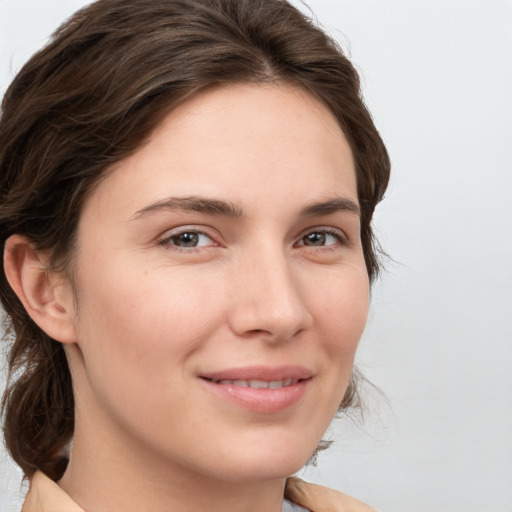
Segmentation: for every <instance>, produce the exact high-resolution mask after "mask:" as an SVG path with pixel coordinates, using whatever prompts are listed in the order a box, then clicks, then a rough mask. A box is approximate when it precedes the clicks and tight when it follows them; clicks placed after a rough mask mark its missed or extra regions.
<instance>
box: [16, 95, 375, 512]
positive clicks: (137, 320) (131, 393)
mask: <svg viewBox="0 0 512 512" xmlns="http://www.w3.org/2000/svg"><path fill="white" fill-rule="evenodd" d="M169 198H173V199H172V200H170V199H169ZM183 198H186V201H185V202H184V201H183ZM198 198H200V199H198ZM211 200H215V201H221V202H223V203H222V205H221V207H219V208H217V207H218V203H215V204H214V206H215V208H213V207H212V204H211V203H208V202H207V201H211ZM326 202H327V203H328V205H331V206H330V207H329V208H327V207H326V205H325V204H324V203H326ZM164 203H167V205H166V206H163V204H164ZM317 203H320V204H322V205H323V206H319V207H317V208H316V209H315V208H311V206H312V205H314V204H317ZM205 204H206V205H207V206H208V208H209V210H208V208H206V207H205ZM226 204H227V205H228V206H229V207H230V211H223V209H224V210H226V209H227V208H226ZM357 204H358V201H357V190H356V178H355V171H354V164H353V159H352V154H351V150H350V148H349V145H348V143H347V141H346V138H345V137H344V135H343V133H342V131H341V130H340V128H339V127H338V125H337V123H336V121H335V119H334V118H333V116H332V114H331V113H330V112H329V111H328V110H327V109H326V108H325V107H324V106H323V105H322V104H321V103H320V102H319V101H318V100H316V99H314V98H313V97H312V96H310V95H309V94H308V93H306V92H303V91H302V90H300V89H298V88H294V87H291V86H287V85H268V86H261V85H259V86H251V85H229V86H223V87H219V88H215V89H211V90H209V91H207V92H203V93H201V94H199V95H197V96H195V97H193V98H192V99H190V100H188V101H187V102H186V103H184V104H183V105H181V106H180V107H178V108H177V109H175V110H174V111H173V112H171V114H169V116H168V117H167V118H166V119H165V120H164V122H163V123H162V124H161V125H160V126H159V127H158V129H157V130H156V131H155V132H154V133H153V135H152V136H151V138H150V140H149V141H148V142H147V143H146V144H144V145H143V146H142V147H141V148H140V149H139V150H138V151H137V152H136V153H135V154H133V155H132V156H131V157H129V158H127V159H126V160H124V161H122V162H120V163H119V164H118V165H117V166H116V167H115V168H114V169H112V170H111V171H110V172H109V174H108V176H107V177H106V179H105V180H103V181H102V182H101V183H100V184H99V186H98V187H97V188H96V189H95V190H94V192H93V193H92V195H91V196H90V197H89V198H88V200H87V202H86V204H85V207H84V210H83V212H82V214H81V220H80V223H79V230H78V244H77V248H76V251H75V254H74V255H73V287H72V285H71V283H70V282H69V280H66V279H63V278H59V276H48V277H47V279H48V282H47V283H46V284H45V285H44V286H43V285H42V284H41V281H40V280H41V279H42V277H40V275H39V277H37V278H36V277H33V279H32V280H33V281H34V282H37V283H38V284H37V286H36V285H34V286H33V288H34V289H35V288H36V287H37V290H38V291H37V292H35V291H33V292H30V290H29V284H30V283H31V281H30V278H29V276H31V275H32V274H31V273H30V269H34V268H37V267H38V265H37V261H36V260H37V255H33V254H31V253H30V250H29V249H28V248H27V247H28V246H27V244H25V245H23V241H22V240H17V241H16V239H14V240H11V241H10V245H9V247H8V249H9V250H8V251H7V252H8V254H10V255H11V256H10V257H9V256H8V257H7V260H9V258H11V260H12V261H13V262H17V263H16V264H17V265H18V267H17V268H22V269H23V268H24V267H23V264H24V263H23V262H25V264H26V265H27V267H26V268H27V270H22V271H19V272H18V274H20V275H21V274H24V275H25V276H26V277H25V278H24V279H23V278H20V279H19V281H20V282H21V281H23V280H24V281H25V283H28V284H26V285H25V288H26V289H27V290H28V291H25V292H24V293H25V297H29V298H28V299H27V298H25V301H26V302H27V303H30V301H32V303H33V304H36V305H37V301H38V300H39V302H44V305H45V308H40V309H39V311H40V312H39V313H34V314H33V317H34V318H36V319H37V320H36V321H38V323H39V324H40V325H41V326H42V327H43V328H45V330H47V332H49V333H50V334H51V335H52V336H53V337H54V338H56V339H58V340H60V341H61V342H63V343H65V346H66V353H67V356H68V359H69V362H70V367H71V370H72V375H73V382H74V390H75V396H76V415H77V416H76V431H75V438H74V444H73V449H72V454H71V459H70V464H69V467H68V470H67V471H66V473H65V475H64V478H63V479H62V480H61V481H60V482H59V484H60V485H61V486H62V487H63V488H64V490H66V491H67V492H68V493H69V494H70V495H71V497H73V498H74V499H75V500H76V501H77V503H78V504H80V505H81V506H82V507H83V508H84V509H86V510H88V511H94V512H104V511H105V512H106V511H109V512H116V511H121V510H122V511H124V512H126V511H138V512H140V511H146V510H147V511H152V512H155V511H156V512H159V511H162V512H163V511H164V510H165V511H167V512H168V511H169V510H171V511H172V510H176V511H178V510H180V511H181V510H187V511H192V512H193V511H197V512H199V511H205V510H208V511H211V512H230V511H235V510H236V511H237V512H240V511H247V512H249V511H250V512H259V511H261V512H263V511H265V512H269V511H271V512H278V511H280V510H281V508H280V507H281V499H282V493H283V487H284V482H285V478H286V477H287V476H289V475H291V474H293V473H294V472H295V471H297V470H298V469H300V467H302V466H303V465H304V463H305V462H306V461H307V460H308V458H309V457H310V456H311V454H312V452H313V451H314V449H315V447H316V446H317V444H318V442H319V441H320V439H321V438H322V435H323V434H324V432H325V430H326V428H327V426H328V424H329V423H330V421H331V420H332V418H333V416H334V414H335V413H336V411H337V409H338V406H339V403H340V402H341V400H342V398H343V395H344V393H345V391H346V388H347V386H348V383H349V379H350V374H351V370H352V365H353V359H354V355H355V351H356V348H357V344H358V341H359V339H360V337H361V334H362V331H363V329H364V325H365V322H366V316H367V311H368V300H369V283H368V276H367V272H366V267H365V263H364V257H363V251H362V248H361V242H360V238H359V229H360V223H359V216H358V214H357V211H355V208H357ZM177 205H178V206H177ZM333 205H335V206H334V207H333ZM308 207H309V212H307V213H308V214H305V213H304V210H306V209H308ZM212 208H213V209H214V210H215V209H216V210H219V211H211V210H212ZM203 210H206V211H203ZM194 245H195V247H194ZM21 247H23V249H20V248H21ZM23 255H25V256H23ZM13 265H14V263H13V264H12V265H11V267H12V266H13ZM39 274H41V273H40V272H39ZM38 279H39V281H38ZM12 281H15V279H14V278H13V279H12ZM15 286H16V285H15ZM45 286H46V287H45ZM18 288H19V289H21V288H23V287H22V286H21V285H18ZM72 288H74V289H72ZM41 290H43V291H41ZM20 293H21V292H20ZM31 293H32V295H31ZM73 294H75V296H76V297H75V298H76V300H74V297H73ZM30 297H32V298H31V299H30ZM76 304H78V306H79V307H78V309H77V307H76ZM38 315H39V316H38ZM45 315H46V316H45ZM52 315H53V316H52ZM48 317H50V318H48ZM56 319H57V320H58V321H57V320H56ZM290 365H292V366H294V367H300V368H302V369H305V371H307V372H308V376H307V379H306V380H305V381H304V382H303V384H301V385H302V386H303V390H302V391H301V394H300V396H299V398H298V400H295V401H294V402H293V403H291V405H289V406H286V407H284V408H281V409H279V410H277V411H267V410H266V409H265V408H266V407H267V408H268V403H267V402H268V400H267V399H266V398H265V396H270V395H262V396H263V398H262V399H261V400H260V401H257V402H256V405H255V406H254V407H252V406H251V407H248V406H246V405H244V404H240V403H237V402H236V401H233V400H231V399H229V398H226V396H224V395H222V394H217V393H216V392H214V391H213V388H214V386H215V384H212V383H208V382H207V381H205V379H204V378H203V376H205V375H211V374H212V373H215V372H222V371H225V370H226V369H232V368H246V367H254V366H257V367H258V368H260V369H261V368H264V369H268V368H271V369H272V368H276V367H277V368H282V367H289V366H290ZM258 371H260V370H258ZM215 389H217V388H215ZM265 400H267V402H265ZM270 408H271V407H270Z"/></svg>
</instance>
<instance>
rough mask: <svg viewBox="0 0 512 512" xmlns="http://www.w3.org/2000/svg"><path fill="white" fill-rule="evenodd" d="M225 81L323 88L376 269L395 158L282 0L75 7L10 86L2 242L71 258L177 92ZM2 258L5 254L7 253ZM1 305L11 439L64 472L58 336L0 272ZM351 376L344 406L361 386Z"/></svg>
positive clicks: (371, 269)
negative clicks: (117, 168) (15, 240)
mask: <svg viewBox="0 0 512 512" xmlns="http://www.w3.org/2000/svg"><path fill="white" fill-rule="evenodd" d="M233 82H251V83H265V82H287V83H291V84H295V85H298V86H300V87H302V88H304V89H305V90H307V91H309V92H310V93H311V94H313V95H314V96H316V97H317V98H319V99H320V100H321V101H322V102H323V103H324V104H325V105H327V107H328V108H329V109H330V110H331V111H332V113H333V114H334V115H335V117H336V118H337V120H338V122H339V124H340V126H341V128H342V130H343V131H344V133H345V135H346V137H347V139H348V141H349V143H350V145H351V148H352V151H353V154H354V158H355V163H356V175H357V186H358V196H359V202H360V207H361V239H362V245H363V250H364V255H365V260H366V267H367V269H368V274H369V276H370V279H371V280H373V279H374V278H375V276H376V274H377V271H378V261H377V255H376V249H375V240H374V237H373V234H372V228H371V219H372V215H373V211H374V209H375V206H376V205H377V203H378V202H379V201H380V200H381V199H382V197H383V194H384V191H385V189H386V186H387V182H388V179H389V167H390V164H389V158H388V155H387V152H386V149H385V147H384V144H383V142H382V140H381V138H380V136H379V134H378V132H377V130H376V128H375V126H374V124H373V122H372V119H371V117H370V114H369V113H368V111H367V109H366V108H365V105H364V103H363V101H362V98H361V95H360V84H359V79H358V75H357V73H356V71H355V70H354V68H353V66H352V65H351V63H350V62H349V61H348V60H347V58H346V57H345V56H344V55H343V53H342V51H341V50H340V48H339V47H338V45H337V44H336V43H335V42H334V41H333V40H332V39H331V38H329V37H328V36H327V35H326V34H325V33H324V32H323V31H322V30H320V29H319V28H318V27H317V26H316V25H315V24H314V23H312V22H311V20H309V19H308V18H306V17H305V16H304V15H303V14H301V13H300V12H299V11H298V10H296V9H295V8H294V7H292V6H291V5H290V4H288V3H287V2H286V1H284V0H159V1H157V2H155V1H154V0H130V1H129V2H127V1H126V0H99V1H98V2H96V3H93V4H91V5H90V6H88V7H86V8H84V9H82V10H81V11H79V12H77V13H76V14H75V15H74V16H73V17H71V18H70V20H68V21H67V22H66V23H65V24H64V25H63V26H62V27H61V28H59V29H58V30H57V32H56V33H55V34H54V35H53V37H52V39H51V41H50V42H49V44H48V45H47V46H46V47H45V48H43V49H42V50H41V51H39V52H38V53H37V54H35V55H34V56H33V57H32V58H31V59H30V61H29V62H28V63H27V64H26V65H25V66H24V67H23V69H22V70H21V72H20V73H19V74H18V75H17V77H16V78H15V79H14V81H13V83H12V84H11V86H10V87H9V89H8V90H7V93H6V95H5V97H4V100H3V103H2V117H1V120H0V172H1V175H0V243H1V245H2V247H3V245H4V243H5V241H6V240H7V238H8V237H9V236H11V235H12V234H15V233H18V234H22V235H25V236H27V237H28V238H29V239H30V240H31V241H32V243H33V245H34V247H35V249H36V250H44V251H47V253H48V254H49V257H50V261H51V264H52V265H53V267H54V268H55V269H57V268H58V269H59V270H66V269H67V268H68V267H67V265H68V261H67V257H69V255H70V254H71V252H72V249H73V245H74V242H75V240H74V237H75V233H76V228H77V223H78V219H79V216H80V212H81V207H82V205H83V203H84V200H85V198H86V197H87V195H88V194H89V193H90V191H91V190H92V188H93V187H94V185H95V184H96V183H97V182H98V180H99V179H100V178H101V177H102V175H104V172H105V170H106V169H107V168H109V167H110V166H111V165H112V164H114V163H115V162H118V161H120V160H122V159H123V158H126V157H127V156H128V155H130V154H131V153H133V152H134V151H135V150H136V149H137V148H138V147H140V145H141V144H142V143H143V141H144V140H145V139H147V137H148V135H149V134H150V133H151V131H152V130H153V129H154V128H155V127H156V126H157V125H158V123H159V122H160V121H161V120H162V118H163V117H164V116H165V115H166V114H167V113H168V112H169V110H170V109H171V108H172V107H173V106H175V105H176V104H177V103H178V102H179V101H183V99H184V98H185V97H188V96H190V95H191V94H194V93H196V92H198V91H200V90H202V89H204V88H205V87H209V86H213V85H218V84H223V83H233ZM2 265H3V263H2ZM0 296H1V301H2V304H3V307H4V308H5V311H6V312H7V315H8V317H7V318H8V322H7V324H8V325H6V328H7V330H6V332H7V334H6V338H7V339H9V340H10V342H12V347H11V349H10V354H9V370H10V373H9V386H8V388H7V389H6V391H5V394H4V397H3V402H2V406H3V412H4V421H5V426H4V433H5V441H6V446H7V448H8V450H9V452H10V454H11V455H12V457H13V458H14V460H15V461H16V462H17V463H18V464H19V465H20V466H21V468H22V470H23V471H24V472H25V474H26V475H31V474H32V473H33V472H34V471H35V470H37V469H42V470H43V471H44V472H46V473H47V474H48V475H49V476H50V477H52V478H54V479H58V478H60V476H61V475H62V473H63V470H64V468H65V463H66V462H65V460H63V459H62V458H59V456H58V454H59V453H60V452H61V450H62V448H63V447H64V446H65V445H66V443H67V442H69V440H70V439H71V437H72V434H73V428H74V425H73V421H74V419H73V418H74V401H73V392H72V386H71V377H70V372H69V368H68V365H67V361H66V357H65V354H64V350H63V348H62V346H61V344H60V343H58V342H56V341H55V340H53V339H51V338H50V337H49V336H48V335H46V334H45V333H44V332H43V331H42V330H41V329H40V328H39V327H38V326H37V325H36V324H35V323H34V322H33V321H32V320H31V318H30V317H29V316H28V314H27V313H26V311H25V310H24V308H23V306H22V305H21V303H20V301H19V300H18V298H17V296H16V295H15V293H14V292H13V290H12V289H11V288H10V286H9V284H8V283H7V280H6V277H5V273H4V271H3V267H2V272H0ZM355 396H356V395H355V388H354V386H353V385H351V386H350V387H349V389H348V391H347V394H346V396H345V399H344V401H343V403H342V404H341V406H342V408H345V407H348V406H349V405H351V404H352V403H353V401H354V398H355Z"/></svg>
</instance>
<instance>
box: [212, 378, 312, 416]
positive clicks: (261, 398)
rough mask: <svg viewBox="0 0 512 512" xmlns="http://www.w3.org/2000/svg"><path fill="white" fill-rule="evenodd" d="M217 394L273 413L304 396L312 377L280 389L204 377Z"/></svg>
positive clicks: (261, 410)
mask: <svg viewBox="0 0 512 512" xmlns="http://www.w3.org/2000/svg"><path fill="white" fill-rule="evenodd" d="M202 380H203V382H204V383H205V385H206V386H207V387H208V389H210V390H211V391H212V392H213V393H215V394H216V395H218V396H220V397H222V398H224V399H226V400H228V401H231V402H233V403H235V404H237V405H239V406H241V407H244V408H246V409H250V410H251V411H254V412H259V413H263V414H272V413H277V412H281V411H284V410H286V409H288V408H289V407H292V406H293V405H295V404H296V403H297V402H299V401H300V399H301V398H302V397H303V396H304V393H305V392H306V386H307V385H308V383H309V382H310V379H305V380H301V381H299V382H297V383H296V384H292V385H291V386H286V387H282V388H278V389H267V388H264V389H254V388H249V387H243V386H235V385H234V384H217V383H215V382H213V381H209V380H206V379H202Z"/></svg>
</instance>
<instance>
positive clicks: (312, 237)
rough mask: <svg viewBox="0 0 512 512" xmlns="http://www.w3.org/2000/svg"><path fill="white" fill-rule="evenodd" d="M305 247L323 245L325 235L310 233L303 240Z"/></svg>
mask: <svg viewBox="0 0 512 512" xmlns="http://www.w3.org/2000/svg"><path fill="white" fill-rule="evenodd" d="M304 243H305V244H306V245H324V244H325V233H310V234H309V235H307V236H306V239H305V240H304Z"/></svg>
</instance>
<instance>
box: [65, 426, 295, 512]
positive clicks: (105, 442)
mask: <svg viewBox="0 0 512 512" xmlns="http://www.w3.org/2000/svg"><path fill="white" fill-rule="evenodd" d="M96 419H98V418H96ZM100 424H101V422H100ZM110 427H111V426H107V425H105V424H103V425H102V428H99V427H98V423H96V425H95V422H94V421H91V418H90V417H89V421H87V420H86V419H84V418H77V421H76V429H75V437H74V441H73V447H72V450H71V457H70V462H69V465H68V468H67V470H66V473H65V474H64V476H63V478H62V479H61V480H60V482H59V485H60V486H61V487H62V488H63V489H64V491H66V492H67V493H68V494H69V495H70V497H71V498H72V499H73V500H74V501H76V502H77V504H78V505H80V506H81V507H82V508H84V509H85V510H87V511H88V512H121V511H122V512H132V511H133V512H135V511H137V512H146V511H148V512H149V511H151V512H174V511H176V512H178V511H179V512H182V511H183V510H186V511H187V512H205V511H208V512H280V511H281V504H282V498H283V492H284V485H285V479H284V478H279V479H274V480H263V481H255V480H250V481H249V480H243V481H234V480H232V479H228V478H220V477H219V476H218V475H211V474H202V473H200V472H198V471H196V470H194V469H193V468H192V469H191V468H187V467H183V466H182V465H180V464H179V463H176V462H175V461H169V460H166V459H165V457H163V456H162V455H161V454H159V453H152V452H151V450H148V447H147V446H139V445H137V443H136V442H134V440H133V439H130V437H129V436H128V435H126V434H125V433H123V432H120V431H115V430H114V429H112V428H110ZM91 432H93V433H94V435H93V436H91V435H90V433H91Z"/></svg>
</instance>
